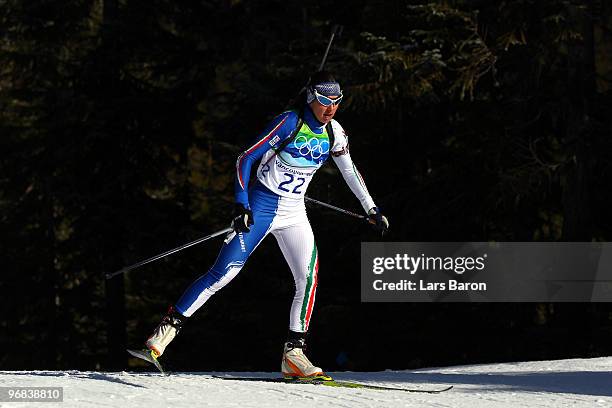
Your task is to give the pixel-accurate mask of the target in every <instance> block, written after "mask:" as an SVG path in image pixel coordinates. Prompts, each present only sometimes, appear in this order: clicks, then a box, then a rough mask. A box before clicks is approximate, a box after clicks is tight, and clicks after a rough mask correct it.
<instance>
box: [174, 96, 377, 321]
mask: <svg viewBox="0 0 612 408" xmlns="http://www.w3.org/2000/svg"><path fill="white" fill-rule="evenodd" d="M297 123H298V114H297V112H295V111H287V112H284V113H282V114H281V115H279V116H277V117H276V118H275V119H273V120H272V122H271V123H270V124H269V125H268V127H267V129H266V130H265V131H264V132H263V134H262V135H260V136H259V138H258V139H257V141H256V142H255V143H254V144H253V145H252V146H251V147H249V148H248V149H247V150H246V151H244V152H243V153H242V154H241V155H240V156H239V157H238V160H237V161H236V181H235V200H236V202H238V203H240V204H242V205H244V206H245V207H247V208H250V209H251V210H252V212H253V218H254V221H255V224H254V225H253V226H251V230H250V231H249V232H245V233H237V234H236V233H233V232H232V233H230V234H229V235H228V236H227V238H226V239H225V242H224V244H223V247H222V248H221V252H220V253H219V256H218V257H217V260H216V261H215V263H214V265H213V266H212V267H211V268H210V270H209V271H208V272H207V273H206V274H204V275H203V276H201V277H200V278H198V279H197V280H196V281H195V282H193V283H192V284H191V286H190V287H189V288H188V289H187V290H186V291H185V293H184V294H183V295H182V297H181V298H180V299H179V301H178V302H177V303H176V305H175V307H176V309H177V310H178V312H180V313H181V314H183V315H184V316H191V315H192V314H193V313H194V312H195V311H196V310H198V309H199V308H200V307H201V306H202V305H203V304H204V303H205V302H206V301H207V300H208V299H209V298H210V297H211V296H212V295H213V294H214V293H215V292H217V291H218V290H219V289H221V288H222V287H224V286H225V285H226V284H227V283H229V282H230V281H231V280H232V279H233V278H234V277H235V276H236V275H237V274H238V272H240V270H241V269H242V268H243V266H244V264H245V262H246V260H247V259H248V257H249V255H250V254H251V253H252V252H253V251H254V250H255V248H257V246H258V245H259V243H260V242H261V241H262V240H263V239H264V238H265V237H266V235H268V233H272V234H273V235H274V236H275V237H276V240H277V242H278V245H279V247H280V249H281V251H282V253H283V255H284V257H285V260H286V261H287V263H288V264H289V267H290V269H291V272H292V274H293V278H294V280H295V296H294V298H293V303H292V306H291V313H290V317H289V329H290V330H292V331H295V332H306V331H307V330H308V325H309V322H310V317H311V314H312V309H313V305H314V300H315V294H316V289H317V273H318V270H319V255H318V251H317V247H316V244H315V240H314V235H313V233H312V228H311V227H310V223H309V222H308V218H307V216H306V207H305V205H304V194H305V192H306V188H307V187H308V184H309V183H310V181H311V179H312V176H313V175H314V173H315V172H316V171H317V170H318V169H319V168H320V167H321V166H322V165H323V163H324V162H325V160H327V158H328V157H329V156H330V155H331V156H332V158H333V160H334V162H335V163H336V165H337V166H338V168H339V170H340V172H341V173H342V175H343V177H344V179H345V181H346V182H347V184H348V185H349V187H350V189H351V190H352V192H353V193H354V194H355V196H356V197H357V198H358V199H359V201H360V202H361V205H362V207H363V209H364V210H365V211H366V212H367V211H368V210H369V209H371V208H372V207H374V206H375V204H374V201H373V200H372V197H371V196H370V194H369V193H368V190H367V189H366V186H365V183H364V182H363V179H362V177H361V175H360V174H359V172H358V171H357V169H356V168H355V166H354V164H353V161H352V160H351V156H350V154H349V149H348V140H347V136H346V134H345V132H344V130H343V129H342V127H341V126H340V124H339V123H338V122H337V121H335V120H332V126H333V132H334V141H333V146H330V138H329V136H328V135H327V131H326V129H325V126H324V125H322V124H321V123H320V122H319V121H318V120H316V118H315V117H314V115H313V113H312V111H311V110H310V108H309V107H308V106H306V107H305V108H304V113H303V124H302V126H301V128H300V130H299V132H298V133H297V134H296V136H295V138H294V139H293V140H292V141H291V142H290V143H289V144H287V145H286V146H285V147H283V148H282V150H280V151H277V149H275V148H276V147H278V146H281V145H282V143H283V141H284V140H285V139H287V138H289V137H290V135H291V133H292V131H293V130H294V129H295V128H296V126H297ZM258 160H260V164H259V166H258V169H257V180H256V181H255V183H254V185H253V186H252V187H251V188H250V189H249V188H248V185H249V178H250V173H251V167H252V166H253V164H254V163H256V162H257V161H258Z"/></svg>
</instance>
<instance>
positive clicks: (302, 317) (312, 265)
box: [300, 243, 317, 330]
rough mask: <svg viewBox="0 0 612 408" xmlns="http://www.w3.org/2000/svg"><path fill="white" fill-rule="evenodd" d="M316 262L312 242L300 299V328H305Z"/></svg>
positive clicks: (315, 247)
mask: <svg viewBox="0 0 612 408" xmlns="http://www.w3.org/2000/svg"><path fill="white" fill-rule="evenodd" d="M316 262H317V246H316V245H314V243H313V249H312V256H311V258H310V266H309V267H308V269H309V270H310V273H309V274H308V279H307V280H306V290H305V291H304V300H303V301H302V313H301V314H300V322H301V323H302V330H306V312H307V311H308V301H309V300H310V299H309V298H308V295H309V294H310V288H311V287H312V280H313V279H312V278H313V276H314V268H315V263H316Z"/></svg>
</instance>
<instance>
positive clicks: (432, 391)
mask: <svg viewBox="0 0 612 408" xmlns="http://www.w3.org/2000/svg"><path fill="white" fill-rule="evenodd" d="M213 378H219V379H222V380H233V381H262V382H274V383H284V384H312V385H325V386H328V387H339V388H361V389H368V390H380V391H403V392H420V393H426V394H439V393H441V392H444V391H448V390H450V389H451V388H453V386H452V385H450V386H448V387H444V388H402V387H386V386H381V385H370V384H365V383H360V382H352V381H336V380H323V379H317V378H315V379H309V378H304V377H300V378H271V377H263V378H262V377H229V376H219V375H213Z"/></svg>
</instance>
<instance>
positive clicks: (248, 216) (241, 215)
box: [232, 203, 255, 232]
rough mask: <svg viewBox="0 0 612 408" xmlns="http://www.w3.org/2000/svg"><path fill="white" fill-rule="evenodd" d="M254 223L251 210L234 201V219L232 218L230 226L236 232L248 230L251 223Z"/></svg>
mask: <svg viewBox="0 0 612 408" xmlns="http://www.w3.org/2000/svg"><path fill="white" fill-rule="evenodd" d="M253 224H255V221H254V219H253V212H252V211H251V210H249V209H248V208H245V207H244V206H243V205H242V204H240V203H236V208H235V210H234V219H233V220H232V228H233V229H234V231H236V232H249V231H250V230H251V225H253Z"/></svg>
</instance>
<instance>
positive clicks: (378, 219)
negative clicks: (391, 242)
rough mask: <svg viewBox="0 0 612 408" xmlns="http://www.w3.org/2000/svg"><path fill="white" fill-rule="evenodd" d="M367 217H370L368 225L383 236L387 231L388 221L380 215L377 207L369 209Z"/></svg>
mask: <svg viewBox="0 0 612 408" xmlns="http://www.w3.org/2000/svg"><path fill="white" fill-rule="evenodd" d="M368 215H369V217H370V223H371V224H372V225H373V226H374V228H375V229H376V230H377V231H380V232H382V233H383V234H384V233H385V232H387V231H388V230H389V220H387V217H385V216H384V215H382V213H381V212H380V209H379V208H378V207H372V208H370V211H368Z"/></svg>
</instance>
